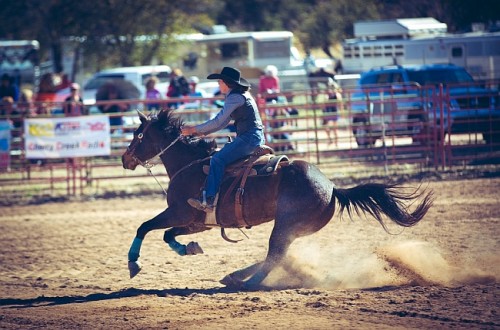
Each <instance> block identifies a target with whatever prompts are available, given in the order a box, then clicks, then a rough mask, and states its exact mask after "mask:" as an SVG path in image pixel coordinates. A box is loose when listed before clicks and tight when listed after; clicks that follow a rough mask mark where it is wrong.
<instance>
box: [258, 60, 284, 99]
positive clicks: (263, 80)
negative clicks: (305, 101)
mask: <svg viewBox="0 0 500 330" xmlns="http://www.w3.org/2000/svg"><path fill="white" fill-rule="evenodd" d="M279 92H280V80H279V78H278V68H277V67H275V66H274V65H268V66H267V67H266V69H265V71H264V75H262V76H261V77H260V79H259V93H261V94H264V95H266V102H271V101H276V100H277V96H276V95H273V94H276V93H279Z"/></svg>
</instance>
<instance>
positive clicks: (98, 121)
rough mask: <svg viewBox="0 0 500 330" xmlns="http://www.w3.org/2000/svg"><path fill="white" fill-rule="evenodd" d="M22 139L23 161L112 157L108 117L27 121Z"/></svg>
mask: <svg viewBox="0 0 500 330" xmlns="http://www.w3.org/2000/svg"><path fill="white" fill-rule="evenodd" d="M24 138H25V150H26V158H36V159H43V158H73V157H88V156H107V155H109V154H110V153H111V138H110V133H109V118H108V117H107V116H82V117H68V118H27V119H26V120H25V121H24Z"/></svg>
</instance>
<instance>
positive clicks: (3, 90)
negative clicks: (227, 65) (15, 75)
mask: <svg viewBox="0 0 500 330" xmlns="http://www.w3.org/2000/svg"><path fill="white" fill-rule="evenodd" d="M6 96H10V97H12V100H13V101H14V102H17V100H18V98H19V92H18V90H17V88H16V86H15V85H14V84H13V82H12V79H11V78H10V76H9V75H8V74H6V73H4V74H3V75H2V78H1V82H0V99H3V98H4V97H6Z"/></svg>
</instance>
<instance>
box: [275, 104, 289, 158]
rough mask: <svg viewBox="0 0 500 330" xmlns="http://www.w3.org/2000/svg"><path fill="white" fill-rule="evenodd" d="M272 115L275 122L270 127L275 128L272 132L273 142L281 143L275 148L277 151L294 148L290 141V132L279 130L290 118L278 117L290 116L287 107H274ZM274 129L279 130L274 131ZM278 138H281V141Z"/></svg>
mask: <svg viewBox="0 0 500 330" xmlns="http://www.w3.org/2000/svg"><path fill="white" fill-rule="evenodd" d="M271 117H272V119H273V122H272V123H271V125H270V127H271V128H272V129H273V133H272V134H271V138H272V142H274V143H279V144H278V145H276V146H274V147H273V149H274V150H276V151H287V150H293V146H292V144H291V143H290V133H288V132H279V130H280V129H281V128H283V127H285V126H286V123H287V122H288V120H287V119H284V118H280V119H277V118H278V117H285V118H288V117H290V114H289V113H288V110H287V109H286V108H283V107H280V108H274V109H272V115H271ZM274 131H278V132H274ZM278 140H281V141H278Z"/></svg>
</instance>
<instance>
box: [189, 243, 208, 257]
mask: <svg viewBox="0 0 500 330" xmlns="http://www.w3.org/2000/svg"><path fill="white" fill-rule="evenodd" d="M203 253H204V252H203V250H202V248H201V247H200V245H199V244H198V243H197V242H189V244H188V245H186V254H187V255H194V254H203Z"/></svg>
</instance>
